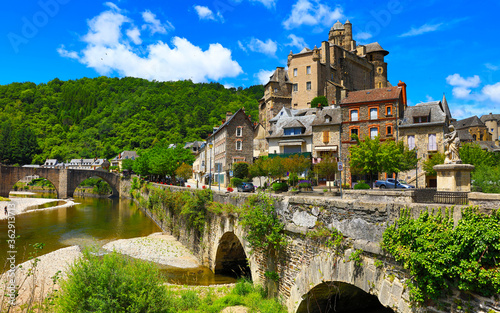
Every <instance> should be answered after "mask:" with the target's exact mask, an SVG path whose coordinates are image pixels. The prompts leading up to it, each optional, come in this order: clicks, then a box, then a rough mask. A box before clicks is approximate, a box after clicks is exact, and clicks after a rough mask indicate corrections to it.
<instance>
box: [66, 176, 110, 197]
mask: <svg viewBox="0 0 500 313" xmlns="http://www.w3.org/2000/svg"><path fill="white" fill-rule="evenodd" d="M70 176H71V177H68V178H69V179H68V180H69V184H68V196H73V194H74V192H75V190H76V188H78V186H79V185H80V184H81V183H82V182H83V181H84V180H86V179H88V178H90V177H99V178H101V179H102V180H104V181H105V182H106V183H108V184H109V186H110V187H111V190H112V196H118V195H119V191H118V189H119V185H118V184H117V178H118V177H117V175H115V174H112V173H108V172H104V171H89V170H71V172H70ZM118 181H119V178H118Z"/></svg>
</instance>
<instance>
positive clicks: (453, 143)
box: [444, 125, 462, 164]
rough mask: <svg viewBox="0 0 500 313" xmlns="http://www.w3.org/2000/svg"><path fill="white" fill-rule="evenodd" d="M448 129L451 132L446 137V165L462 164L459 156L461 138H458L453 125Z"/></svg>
mask: <svg viewBox="0 0 500 313" xmlns="http://www.w3.org/2000/svg"><path fill="white" fill-rule="evenodd" d="M448 129H449V130H450V132H449V133H448V134H446V135H444V148H445V152H444V155H445V159H444V164H462V160H460V154H459V149H460V138H458V134H457V131H456V130H455V127H454V126H453V125H450V126H449V127H448Z"/></svg>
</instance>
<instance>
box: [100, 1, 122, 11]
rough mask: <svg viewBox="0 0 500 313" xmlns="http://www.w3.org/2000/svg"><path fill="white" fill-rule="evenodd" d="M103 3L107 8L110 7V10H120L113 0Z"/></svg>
mask: <svg viewBox="0 0 500 313" xmlns="http://www.w3.org/2000/svg"><path fill="white" fill-rule="evenodd" d="M104 5H105V6H107V7H108V8H110V9H112V10H115V11H117V12H121V9H120V8H119V7H118V6H117V5H116V4H114V3H113V2H105V3H104Z"/></svg>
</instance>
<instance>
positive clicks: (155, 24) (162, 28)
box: [142, 10, 174, 35]
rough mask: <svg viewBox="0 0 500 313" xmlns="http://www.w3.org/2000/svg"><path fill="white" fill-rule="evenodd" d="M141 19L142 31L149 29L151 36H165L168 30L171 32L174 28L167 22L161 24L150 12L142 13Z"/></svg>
mask: <svg viewBox="0 0 500 313" xmlns="http://www.w3.org/2000/svg"><path fill="white" fill-rule="evenodd" d="M142 18H143V19H144V22H146V24H144V25H143V26H142V29H143V30H144V29H149V30H150V31H151V35H153V34H155V33H160V34H166V33H167V32H168V31H169V30H173V29H174V26H173V25H172V23H170V22H169V21H166V22H165V23H162V22H161V21H160V20H159V19H157V18H156V14H154V13H151V11H149V10H146V11H144V12H142Z"/></svg>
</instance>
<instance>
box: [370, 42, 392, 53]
mask: <svg viewBox="0 0 500 313" xmlns="http://www.w3.org/2000/svg"><path fill="white" fill-rule="evenodd" d="M365 47H366V54H368V53H373V52H382V53H383V54H384V56H386V55H388V54H389V51H387V50H384V48H382V46H381V45H380V44H379V43H378V42H373V43H369V44H367V45H365Z"/></svg>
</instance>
